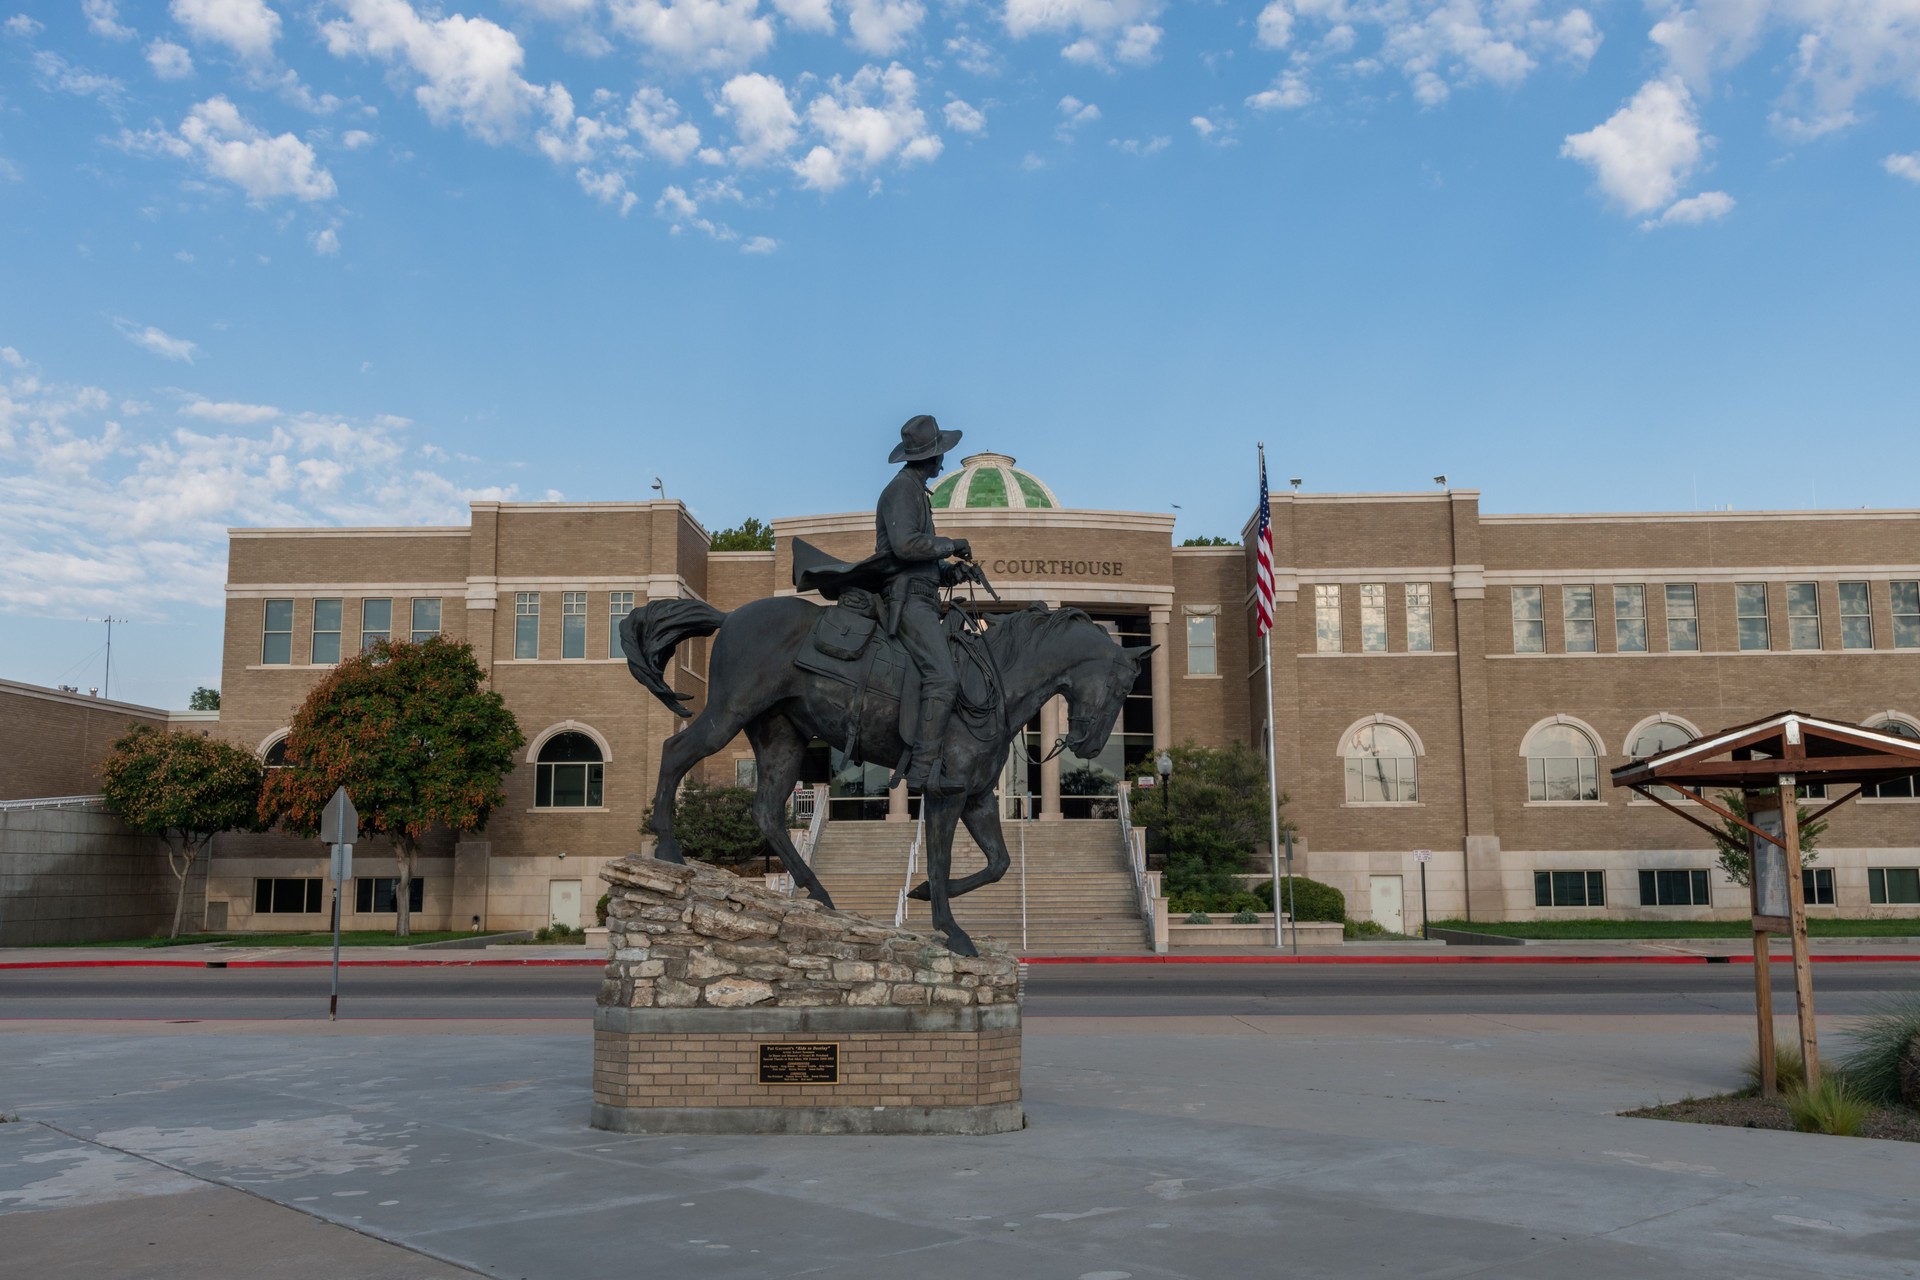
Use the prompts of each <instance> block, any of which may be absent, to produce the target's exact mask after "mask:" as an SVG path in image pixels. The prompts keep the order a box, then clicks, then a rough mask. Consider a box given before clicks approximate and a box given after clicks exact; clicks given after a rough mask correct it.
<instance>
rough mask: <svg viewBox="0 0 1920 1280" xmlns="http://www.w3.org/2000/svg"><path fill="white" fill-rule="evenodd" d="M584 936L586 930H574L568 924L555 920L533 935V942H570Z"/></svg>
mask: <svg viewBox="0 0 1920 1280" xmlns="http://www.w3.org/2000/svg"><path fill="white" fill-rule="evenodd" d="M586 936H587V934H586V930H584V929H576V928H574V927H573V926H572V925H570V924H562V923H560V922H559V921H558V920H555V921H554V922H553V923H552V924H550V925H546V926H544V927H542V928H541V929H539V930H538V931H537V932H536V933H535V934H534V935H533V940H534V941H535V942H572V941H575V940H576V939H581V938H585V937H586Z"/></svg>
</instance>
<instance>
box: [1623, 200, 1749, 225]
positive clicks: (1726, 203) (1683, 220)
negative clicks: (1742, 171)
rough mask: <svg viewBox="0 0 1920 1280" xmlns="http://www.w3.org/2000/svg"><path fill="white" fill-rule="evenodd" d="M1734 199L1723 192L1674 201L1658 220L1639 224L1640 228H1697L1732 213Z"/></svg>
mask: <svg viewBox="0 0 1920 1280" xmlns="http://www.w3.org/2000/svg"><path fill="white" fill-rule="evenodd" d="M1733 206H1734V199H1733V197H1732V196H1730V195H1728V194H1727V193H1726V192H1724V191H1702V192H1701V193H1700V194H1699V195H1697V196H1688V197H1687V198H1686V199H1685V200H1676V201H1674V202H1673V203H1672V204H1670V205H1668V206H1667V210H1666V212H1665V213H1663V214H1661V215H1660V216H1659V217H1658V218H1650V219H1648V220H1647V221H1645V222H1643V223H1641V224H1640V225H1641V227H1642V228H1653V227H1671V226H1697V225H1699V224H1700V223H1702V222H1713V221H1716V220H1717V219H1720V218H1724V217H1726V216H1727V215H1728V214H1730V213H1732V212H1733Z"/></svg>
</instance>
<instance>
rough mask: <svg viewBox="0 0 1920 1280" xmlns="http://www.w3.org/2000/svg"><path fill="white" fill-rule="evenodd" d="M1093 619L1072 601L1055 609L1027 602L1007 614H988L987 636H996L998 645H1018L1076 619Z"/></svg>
mask: <svg viewBox="0 0 1920 1280" xmlns="http://www.w3.org/2000/svg"><path fill="white" fill-rule="evenodd" d="M1092 621H1093V617H1092V615H1090V614H1089V613H1088V612H1087V611H1086V610H1085V609H1076V608H1074V607H1073V606H1072V605H1063V606H1061V607H1060V608H1058V609H1047V608H1042V607H1033V606H1029V607H1028V608H1025V609H1021V610H1018V611H1017V612H1014V613H1010V614H997V615H996V614H989V615H988V623H989V625H988V627H987V639H988V640H989V641H990V642H991V641H992V640H993V639H994V638H995V637H998V638H999V640H1000V644H1001V645H1011V646H1012V647H1014V648H1015V649H1019V648H1022V647H1024V646H1026V645H1027V644H1029V643H1031V642H1032V641H1035V640H1039V639H1042V638H1045V637H1047V636H1048V635H1050V634H1051V633H1052V632H1055V631H1058V630H1061V629H1062V628H1065V627H1069V626H1072V625H1074V624H1075V623H1080V622H1092Z"/></svg>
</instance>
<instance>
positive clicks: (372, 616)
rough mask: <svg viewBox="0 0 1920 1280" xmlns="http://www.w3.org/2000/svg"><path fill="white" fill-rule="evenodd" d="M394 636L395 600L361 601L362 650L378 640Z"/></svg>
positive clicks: (369, 647) (363, 651)
mask: <svg viewBox="0 0 1920 1280" xmlns="http://www.w3.org/2000/svg"><path fill="white" fill-rule="evenodd" d="M392 636H393V601H391V600H362V601H361V602H360V652H362V653H365V652H366V651H367V650H369V649H371V648H373V642H374V641H376V640H387V639H390V638H392Z"/></svg>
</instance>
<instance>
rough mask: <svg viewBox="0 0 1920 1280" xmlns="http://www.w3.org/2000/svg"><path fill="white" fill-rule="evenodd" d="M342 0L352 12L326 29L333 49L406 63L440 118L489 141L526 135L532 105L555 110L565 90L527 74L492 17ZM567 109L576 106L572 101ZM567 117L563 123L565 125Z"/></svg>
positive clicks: (510, 38) (399, 2)
mask: <svg viewBox="0 0 1920 1280" xmlns="http://www.w3.org/2000/svg"><path fill="white" fill-rule="evenodd" d="M342 4H343V5H344V7H345V9H346V11H347V16H346V17H345V18H342V19H336V20H335V21H332V22H328V23H326V24H325V25H324V26H323V27H322V28H321V34H322V35H323V36H324V37H325V39H326V43H327V49H328V51H329V52H331V53H332V54H333V55H334V56H335V57H346V56H347V55H349V54H357V55H359V56H361V57H368V58H376V59H379V60H380V61H382V62H393V61H395V60H400V61H404V62H405V63H406V65H407V66H408V67H409V68H410V69H411V70H412V71H413V72H414V73H415V74H416V75H418V76H419V77H420V80H421V83H420V84H419V85H418V86H417V87H416V88H415V89H414V91H413V93H414V98H415V99H416V100H417V101H418V102H419V103H420V106H421V107H422V108H423V109H424V110H425V111H426V113H427V116H428V118H429V119H431V120H432V121H433V122H434V123H436V124H445V123H447V122H449V121H453V122H455V123H458V124H459V125H460V126H461V127H463V128H465V129H466V130H467V131H468V132H469V133H471V134H473V135H474V136H475V137H477V138H479V139H481V140H482V141H485V142H493V143H499V142H504V141H507V140H508V139H510V138H513V137H515V136H517V135H518V134H519V132H520V131H521V128H522V126H523V124H524V122H525V119H526V117H527V115H528V113H529V112H530V111H534V110H539V111H542V112H544V113H546V114H548V115H550V116H551V115H552V114H553V113H554V108H555V107H556V106H557V105H558V102H557V97H556V93H564V92H565V91H564V90H562V89H559V86H557V85H556V86H550V87H548V88H541V87H539V86H537V85H533V84H529V83H528V82H527V81H526V80H525V79H523V78H522V77H521V75H520V67H521V64H522V63H523V62H524V61H525V57H526V53H525V50H523V49H522V48H521V47H520V41H519V39H518V38H517V37H516V36H515V35H514V34H513V33H512V32H511V31H508V30H507V29H506V28H505V27H502V26H500V25H499V24H497V23H494V22H490V21H488V20H487V19H485V18H468V17H465V16H463V15H460V14H455V15H454V16H452V17H449V18H425V17H422V16H421V15H420V14H419V13H418V12H416V11H415V10H414V8H413V6H412V5H410V4H408V3H407V2H406V0H342ZM567 108H568V111H569V112H571V100H568V102H567ZM568 123H569V122H568V121H566V120H559V121H556V125H557V128H558V129H560V130H564V129H565V128H566V127H567V125H568Z"/></svg>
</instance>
